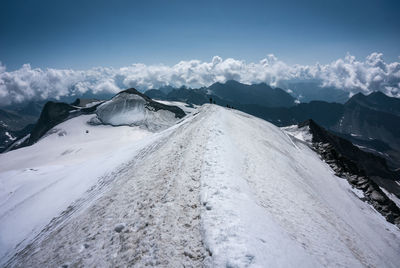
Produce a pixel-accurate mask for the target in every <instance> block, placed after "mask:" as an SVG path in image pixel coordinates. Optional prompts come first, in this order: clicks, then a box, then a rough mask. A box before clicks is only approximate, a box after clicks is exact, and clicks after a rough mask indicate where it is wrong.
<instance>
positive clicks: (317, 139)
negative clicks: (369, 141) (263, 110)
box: [298, 120, 400, 227]
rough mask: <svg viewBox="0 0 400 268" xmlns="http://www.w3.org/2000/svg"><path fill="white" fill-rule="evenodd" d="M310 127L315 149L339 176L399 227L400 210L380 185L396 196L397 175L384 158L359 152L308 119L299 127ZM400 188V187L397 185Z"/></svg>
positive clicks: (350, 144) (345, 141)
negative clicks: (361, 192)
mask: <svg viewBox="0 0 400 268" xmlns="http://www.w3.org/2000/svg"><path fill="white" fill-rule="evenodd" d="M298 126H299V128H301V127H304V126H308V127H309V131H310V132H311V134H312V136H313V137H312V146H313V148H314V149H315V150H316V151H317V152H318V153H319V154H320V155H321V157H322V158H323V159H324V160H325V162H326V163H327V164H329V166H330V167H331V168H332V169H333V170H334V171H335V173H336V175H337V176H338V177H341V178H344V179H346V180H347V181H348V182H349V183H350V184H351V185H352V186H354V187H355V188H357V189H359V190H362V191H363V193H364V196H365V201H367V202H368V203H370V204H371V205H372V206H373V207H374V208H375V209H376V210H377V211H378V212H379V213H381V214H382V215H383V216H384V217H385V218H386V220H387V221H388V222H390V223H393V224H396V225H397V226H398V227H400V209H399V208H398V207H397V206H396V204H395V203H394V202H393V201H392V200H391V199H390V198H388V197H387V195H386V194H385V193H384V192H383V191H382V190H381V188H380V187H379V185H378V184H381V186H382V187H384V188H385V189H388V190H389V191H391V192H393V193H395V194H396V195H397V196H399V194H398V189H396V186H397V184H396V183H395V179H396V178H397V179H398V174H397V173H396V172H393V171H391V170H389V169H388V168H387V166H386V162H385V160H384V159H382V158H379V157H378V156H375V155H373V154H370V153H366V152H363V151H361V150H360V149H358V148H357V147H356V146H354V145H353V144H352V143H350V142H349V141H347V140H345V139H342V138H340V137H337V136H335V135H333V134H332V133H329V132H328V131H326V130H325V129H323V128H321V127H320V126H318V125H317V124H316V123H315V122H314V121H312V120H307V121H306V122H304V123H301V124H299V125H298ZM397 188H398V186H397Z"/></svg>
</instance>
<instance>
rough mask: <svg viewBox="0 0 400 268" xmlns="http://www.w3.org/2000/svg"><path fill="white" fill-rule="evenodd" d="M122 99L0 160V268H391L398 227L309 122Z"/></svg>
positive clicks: (398, 259)
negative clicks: (325, 150) (318, 144)
mask: <svg viewBox="0 0 400 268" xmlns="http://www.w3.org/2000/svg"><path fill="white" fill-rule="evenodd" d="M131 93H132V92H131ZM127 94H128V95H127ZM129 94H130V92H124V93H121V94H120V95H117V96H116V97H114V98H113V99H112V100H110V101H109V102H105V103H104V104H101V105H100V106H98V107H97V108H96V111H95V113H94V114H80V115H77V116H74V117H71V118H67V119H65V120H63V121H62V122H61V123H59V124H57V125H55V126H53V127H52V128H51V129H50V130H49V131H47V132H46V134H45V135H44V136H42V137H41V138H40V139H39V140H38V141H37V142H36V143H34V144H33V145H31V146H27V147H24V148H20V149H17V150H14V151H10V152H8V153H5V154H1V155H0V258H1V261H0V265H3V266H6V267H59V266H64V267H81V266H89V267H94V266H97V267H116V266H134V267H143V266H146V265H148V266H160V267H178V266H182V265H183V266H193V267H202V266H206V267H294V266H299V267H399V264H400V255H399V252H400V230H399V228H398V227H397V226H396V225H395V224H392V223H389V222H388V221H387V220H386V219H385V217H383V216H382V214H381V213H380V212H378V211H377V210H376V209H375V208H374V206H373V205H371V204H370V203H368V202H366V201H368V200H367V199H366V195H365V192H364V191H363V190H362V188H357V187H354V186H353V185H351V184H350V183H349V182H348V181H347V180H344V179H343V178H340V177H339V176H338V175H340V174H338V172H337V171H335V170H334V169H333V168H332V165H331V162H329V161H327V160H326V159H325V158H323V156H321V155H320V154H321V153H320V152H319V151H318V150H316V149H315V148H314V147H313V143H312V141H313V135H314V133H312V132H310V131H304V130H307V128H305V129H304V128H303V129H299V128H298V127H293V128H291V129H280V128H278V127H276V126H274V125H272V124H270V123H268V122H266V121H264V120H262V119H259V118H256V117H253V116H251V115H248V114H246V113H243V112H239V111H236V110H231V109H227V108H223V107H220V106H216V105H208V104H206V105H203V106H201V107H198V108H189V107H187V106H186V105H185V104H183V103H177V102H174V103H170V102H163V103H164V104H160V103H157V102H152V101H150V100H147V99H145V98H143V99H144V100H146V102H143V101H142V100H141V99H138V96H139V97H140V95H138V94H136V93H134V94H133V95H129ZM150 103H151V104H150ZM163 105H175V106H177V105H178V106H179V107H180V109H179V108H178V109H177V108H176V107H175V108H168V109H169V110H165V109H167V108H165V107H171V106H163ZM146 107H147V108H146ZM157 107H158V108H157ZM160 107H164V108H165V109H161V110H163V112H161V113H158V114H156V115H154V114H153V113H157V112H158V111H159V110H160V109H159V108H160ZM181 109H182V110H183V111H184V112H185V113H186V114H187V115H186V116H185V117H183V116H184V114H182V112H181V111H182V110H181ZM172 114H173V115H174V116H172ZM180 115H182V116H180ZM172 118H175V119H174V120H172ZM170 119H171V120H170ZM94 122H97V124H94ZM166 122H167V123H168V124H166ZM99 123H102V124H99ZM152 124H153V125H152ZM150 125H151V127H148V126H150ZM382 191H384V189H383V190H382ZM378 192H379V194H382V196H384V197H386V198H390V200H392V201H391V202H393V203H395V206H396V207H397V208H398V206H399V205H400V201H399V200H398V198H397V197H396V195H393V194H390V193H389V192H387V195H386V193H383V192H382V193H381V192H380V191H378ZM371 198H372V197H371ZM385 200H386V199H385ZM393 222H395V223H396V221H394V220H393Z"/></svg>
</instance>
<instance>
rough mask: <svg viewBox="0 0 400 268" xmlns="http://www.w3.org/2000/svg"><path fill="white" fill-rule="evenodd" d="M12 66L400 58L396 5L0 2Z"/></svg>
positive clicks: (3, 45)
mask: <svg viewBox="0 0 400 268" xmlns="http://www.w3.org/2000/svg"><path fill="white" fill-rule="evenodd" d="M1 10H2V12H1V16H0V61H1V62H2V63H3V65H6V66H7V70H8V71H11V70H14V69H18V68H20V67H21V65H22V64H24V63H30V64H31V65H32V67H40V68H47V67H52V68H73V69H87V68H91V67H94V66H110V67H121V66H127V65H130V64H132V63H138V62H140V63H145V64H159V63H163V64H167V65H172V64H175V63H177V62H179V61H181V60H191V59H199V60H202V61H210V60H211V58H212V57H213V56H215V55H219V56H221V57H222V58H228V57H232V58H235V59H241V60H246V61H248V62H257V61H259V60H261V59H262V58H265V56H266V55H267V54H270V53H273V54H274V55H276V56H277V57H278V58H279V59H281V60H283V61H285V62H287V63H289V64H295V63H298V64H313V63H315V62H317V61H318V62H320V63H329V62H331V61H333V60H335V59H337V58H339V57H343V56H344V55H345V54H346V52H349V53H351V54H352V55H354V56H356V57H357V58H364V57H365V56H367V55H369V54H370V53H372V52H381V53H383V54H384V58H385V60H386V61H389V62H390V61H398V56H400V30H399V29H400V20H399V15H398V14H399V12H400V1H385V0H380V1H375V0H373V1H368V0H364V1H355V0H346V1H341V0H337V1H322V0H319V1H285V0H281V1H232V0H230V1H152V0H151V1H149V0H147V1H117V0H115V1H86V0H80V1H54V0H53V1H40V0H36V1H33V0H25V1H21V0H12V1H8V0H1Z"/></svg>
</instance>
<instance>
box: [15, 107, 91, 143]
mask: <svg viewBox="0 0 400 268" xmlns="http://www.w3.org/2000/svg"><path fill="white" fill-rule="evenodd" d="M97 106H98V105H94V106H92V107H89V108H81V109H79V108H77V107H74V106H71V105H69V104H67V103H63V102H52V101H49V102H47V103H46V104H45V106H44V107H43V110H42V113H41V114H40V117H39V120H38V121H37V122H36V124H35V126H34V127H33V129H32V131H31V132H30V136H29V138H27V139H25V140H24V141H23V142H21V143H19V144H18V145H16V146H14V147H13V148H12V149H17V148H21V147H24V146H29V145H32V144H34V143H35V142H37V141H38V140H39V139H40V138H41V137H42V136H43V135H44V134H46V132H47V131H49V130H50V129H51V128H53V127H54V126H56V125H58V124H60V123H62V122H63V121H65V120H67V119H69V118H72V117H75V116H78V115H81V114H91V113H93V112H94V111H95V110H96V108H97Z"/></svg>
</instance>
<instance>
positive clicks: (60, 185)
mask: <svg viewBox="0 0 400 268" xmlns="http://www.w3.org/2000/svg"><path fill="white" fill-rule="evenodd" d="M91 117H93V115H83V116H79V117H76V118H73V119H71V120H68V121H66V122H64V123H62V124H60V125H57V126H56V127H55V128H53V129H52V130H51V131H49V133H48V134H47V137H45V138H43V139H41V140H40V141H39V142H38V143H36V144H34V145H32V146H29V147H25V148H21V149H18V150H15V151H11V152H8V153H5V154H0V256H1V257H3V256H4V254H6V253H7V252H8V253H12V252H13V250H11V252H9V250H10V249H12V248H13V247H15V246H16V245H17V244H18V243H20V242H21V241H22V240H24V239H26V238H29V237H30V238H32V237H33V236H34V235H36V234H37V233H38V232H39V231H40V230H41V229H42V228H43V227H44V226H45V225H46V224H47V223H49V222H50V220H51V219H52V218H53V217H54V216H56V215H58V214H60V213H61V212H62V211H63V210H65V209H66V208H67V207H68V205H70V204H71V203H72V201H74V200H76V199H77V198H79V197H80V196H81V195H82V194H83V193H85V192H86V191H87V190H88V189H90V188H91V187H92V186H93V185H96V184H97V183H98V182H99V180H106V179H109V178H107V174H110V173H111V172H112V171H113V170H115V169H116V168H117V167H118V166H120V165H121V164H122V163H124V162H126V161H127V160H129V159H131V158H132V157H133V156H134V155H135V150H136V149H137V147H140V144H138V142H139V141H140V140H142V139H143V138H144V137H147V136H148V135H150V133H149V132H148V131H145V130H142V129H139V128H137V127H136V128H131V127H119V128H115V127H111V126H102V125H100V126H91V125H88V124H87V123H86V122H87V121H88V120H90V118H91ZM86 130H87V131H88V133H86ZM23 245H24V244H23Z"/></svg>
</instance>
